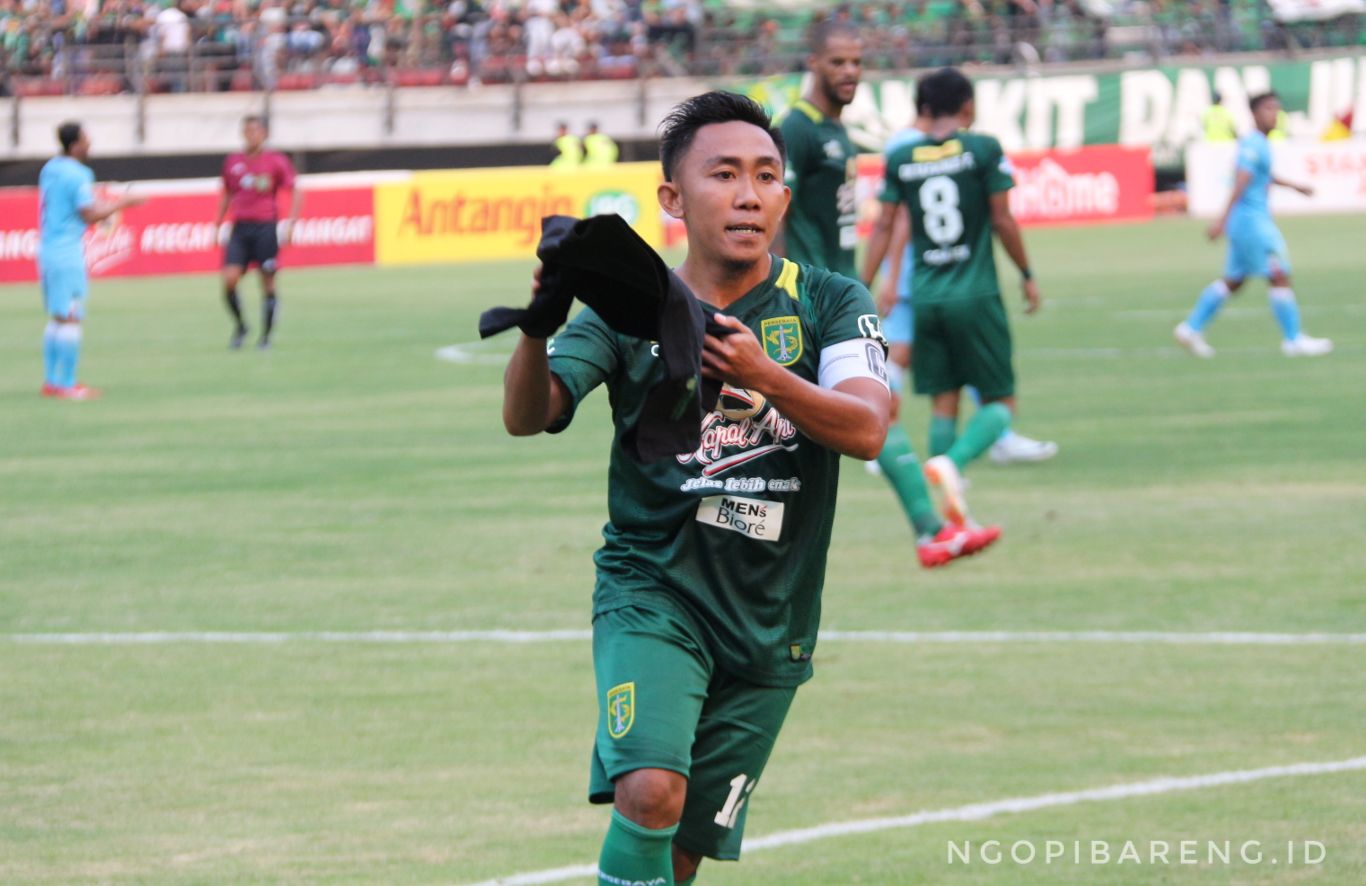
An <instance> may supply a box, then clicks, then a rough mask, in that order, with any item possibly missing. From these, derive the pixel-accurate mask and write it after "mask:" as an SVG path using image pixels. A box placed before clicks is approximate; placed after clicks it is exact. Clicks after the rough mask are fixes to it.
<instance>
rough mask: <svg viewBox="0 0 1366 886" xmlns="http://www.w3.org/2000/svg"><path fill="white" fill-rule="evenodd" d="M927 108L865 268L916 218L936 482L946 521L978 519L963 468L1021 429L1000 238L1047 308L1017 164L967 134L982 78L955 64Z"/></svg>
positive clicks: (923, 360) (920, 375) (902, 157)
mask: <svg viewBox="0 0 1366 886" xmlns="http://www.w3.org/2000/svg"><path fill="white" fill-rule="evenodd" d="M916 102H917V104H918V105H919V106H920V107H921V108H923V109H924V110H925V111H927V112H928V114H929V116H930V118H931V121H932V122H931V124H930V130H929V132H928V133H926V137H925V139H924V140H922V141H920V142H919V143H915V144H906V145H903V146H902V147H900V148H898V149H896V150H895V151H893V152H892V153H891V155H890V156H888V158H887V172H886V180H885V183H884V185H883V190H882V194H881V200H882V201H883V207H882V215H881V216H880V217H879V219H878V223H877V226H876V227H875V228H874V231H873V235H872V239H871V240H870V242H869V246H868V254H867V256H866V257H865V260H864V266H863V276H864V280H865V281H869V282H871V281H872V279H873V278H874V276H875V275H876V273H877V269H878V265H879V264H881V262H882V259H883V257H884V256H885V254H886V252H887V247H888V242H889V241H890V239H891V233H892V228H893V225H894V223H895V220H896V216H897V211H898V207H899V206H901V205H903V204H904V205H905V206H907V207H908V208H909V210H910V219H911V230H912V247H911V248H912V253H913V255H914V260H915V261H914V272H913V273H914V283H913V289H914V291H915V319H914V324H915V349H914V350H913V351H912V354H911V371H912V373H913V374H914V376H915V390H916V392H917V393H920V394H928V395H929V396H930V398H931V404H930V413H931V415H930V446H929V449H930V456H931V457H930V458H929V459H928V460H927V461H926V462H925V476H926V477H927V478H928V479H929V481H930V482H931V483H932V484H933V485H935V486H936V487H938V488H939V490H940V491H941V493H942V494H943V496H944V501H945V508H944V510H945V516H947V517H949V518H950V519H951V520H954V521H955V522H968V515H967V506H966V504H965V503H964V501H963V494H962V480H961V477H960V472H961V471H962V469H963V468H964V467H966V466H967V465H968V463H969V462H971V461H972V460H973V459H975V458H977V457H978V456H980V455H981V454H982V453H983V452H985V451H986V450H987V449H989V448H990V447H991V445H992V444H993V443H994V442H995V441H996V440H997V439H998V438H999V437H1000V436H1001V434H1002V432H1003V431H1005V430H1006V429H1007V428H1008V427H1009V426H1010V421H1011V417H1012V414H1013V412H1014V408H1015V372H1014V369H1013V368H1012V366H1011V344H1010V327H1009V325H1008V323H1007V321H1006V312H1005V305H1003V304H1002V302H1001V287H1000V283H999V282H998V281H997V278H996V261H995V256H994V255H993V253H992V234H993V232H994V233H995V235H996V237H997V238H999V239H1000V241H1001V245H1002V246H1004V247H1005V250H1006V253H1007V254H1008V255H1009V256H1010V259H1011V261H1013V262H1014V263H1015V266H1016V267H1017V268H1019V270H1020V274H1021V275H1022V276H1023V277H1024V297H1025V312H1026V313H1033V312H1034V311H1035V310H1037V309H1038V307H1039V287H1038V284H1037V283H1035V282H1034V275H1033V274H1032V273H1031V271H1030V268H1029V259H1028V256H1027V255H1026V253H1025V247H1024V240H1023V238H1022V237H1021V236H1020V228H1019V225H1018V224H1017V223H1016V221H1015V218H1014V216H1013V215H1011V212H1010V203H1009V200H1008V195H1007V193H1006V192H1007V191H1008V190H1009V189H1010V188H1011V187H1012V186H1013V185H1014V178H1013V176H1012V173H1011V168H1010V161H1008V160H1007V159H1006V157H1005V154H1004V152H1003V151H1002V149H1001V143H1000V142H998V141H997V140H996V139H994V138H992V137H991V136H987V135H981V134H979V133H973V132H969V131H967V130H966V129H965V128H963V127H964V126H967V125H970V124H971V121H972V119H973V111H974V107H973V89H972V82H971V81H969V80H968V78H967V77H965V76H963V74H962V73H961V72H960V71H958V70H955V69H953V68H944V69H942V70H940V71H936V72H935V73H933V74H931V75H929V76H928V77H925V78H924V79H922V80H921V81H920V93H919V95H918V96H917V97H916ZM968 385H971V386H973V387H975V388H976V389H977V391H978V392H979V394H980V396H981V401H982V405H981V407H980V408H979V409H978V410H977V412H976V414H975V415H973V417H972V420H971V421H969V422H968V425H967V427H966V428H965V429H964V432H963V435H962V436H961V437H960V436H959V435H958V406H959V399H960V396H961V393H962V389H963V388H964V387H965V386H968Z"/></svg>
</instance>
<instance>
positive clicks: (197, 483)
mask: <svg viewBox="0 0 1366 886" xmlns="http://www.w3.org/2000/svg"><path fill="white" fill-rule="evenodd" d="M1283 227H1284V230H1285V233H1286V236H1287V238H1288V240H1289V243H1290V245H1291V249H1292V252H1293V255H1294V258H1295V262H1296V276H1295V281H1296V289H1297V292H1298V293H1299V297H1300V301H1301V304H1302V305H1303V309H1304V317H1305V324H1306V327H1307V329H1308V330H1309V331H1310V332H1312V333H1313V334H1316V335H1327V336H1330V337H1332V338H1333V339H1334V340H1335V341H1336V344H1337V351H1336V353H1334V354H1333V355H1332V356H1330V357H1327V358H1323V359H1317V360H1287V359H1285V358H1283V357H1282V356H1281V355H1280V353H1279V350H1278V348H1277V334H1276V331H1275V326H1274V323H1273V321H1272V318H1271V316H1270V313H1269V311H1268V308H1267V305H1266V296H1265V288H1264V286H1263V285H1261V284H1252V285H1250V286H1249V287H1248V288H1247V289H1246V290H1245V291H1244V294H1243V295H1241V296H1239V297H1238V298H1237V299H1235V300H1234V301H1233V303H1232V304H1231V305H1230V307H1229V308H1228V309H1227V310H1226V311H1225V313H1224V315H1223V316H1221V317H1220V319H1219V320H1218V321H1217V323H1216V324H1215V325H1214V326H1213V327H1212V329H1211V331H1210V340H1211V342H1212V343H1213V344H1214V345H1215V347H1216V348H1218V349H1219V355H1218V357H1217V359H1215V360H1213V361H1208V362H1202V361H1197V360H1195V359H1193V358H1190V357H1188V356H1186V355H1185V354H1184V353H1182V352H1180V351H1178V350H1177V349H1176V347H1175V345H1174V343H1173V342H1172V340H1171V328H1172V326H1173V325H1174V324H1175V323H1176V322H1177V321H1178V320H1180V319H1181V318H1182V316H1184V314H1185V312H1186V311H1187V310H1189V307H1190V305H1191V303H1192V301H1193V299H1194V297H1195V296H1196V294H1197V293H1198V292H1199V291H1200V289H1201V288H1203V287H1204V286H1205V284H1207V283H1208V282H1209V281H1210V280H1211V279H1212V278H1213V276H1214V274H1215V273H1216V272H1217V270H1218V268H1219V267H1220V265H1221V262H1222V249H1221V248H1220V247H1216V246H1212V245H1210V244H1208V243H1207V242H1205V240H1204V238H1203V236H1202V234H1201V226H1200V225H1199V224H1197V223H1196V222H1193V221H1163V222H1157V223H1153V224H1150V225H1146V226H1113V227H1098V228H1089V229H1086V228H1070V229H1052V230H1037V231H1031V232H1029V233H1028V234H1027V241H1028V243H1029V245H1030V247H1031V249H1032V251H1033V261H1034V266H1035V268H1036V270H1037V273H1038V275H1039V279H1040V282H1041V285H1042V287H1043V291H1044V296H1045V299H1046V302H1047V304H1046V308H1045V310H1044V311H1043V312H1042V313H1041V314H1040V315H1039V316H1036V317H1029V318H1025V317H1022V316H1020V315H1019V311H1018V307H1019V298H1018V293H1017V292H1016V290H1015V286H1014V279H1015V275H1014V274H1013V273H1004V274H1003V279H1004V280H1006V281H1009V283H1008V287H1007V300H1008V302H1009V304H1010V307H1011V311H1012V314H1013V315H1014V318H1013V319H1014V324H1015V326H1014V328H1015V333H1016V342H1017V368H1018V371H1019V376H1020V380H1021V388H1020V394H1021V406H1022V413H1021V416H1020V418H1019V421H1018V427H1019V428H1020V430H1022V431H1024V432H1025V433H1028V434H1030V435H1032V436H1040V437H1046V438H1049V439H1055V440H1057V441H1058V442H1059V444H1060V446H1061V450H1062V451H1061V454H1060V455H1059V456H1058V458H1057V459H1056V460H1054V461H1052V462H1049V463H1047V464H1042V465H1035V466H1019V467H1010V468H1002V467H998V466H995V465H991V464H989V463H983V464H980V465H976V466H974V468H973V470H972V471H971V472H970V477H971V479H972V483H973V485H972V488H971V490H970V500H971V502H972V504H973V508H974V512H975V513H976V514H977V516H978V517H979V518H981V519H985V520H991V521H994V522H1000V523H1001V524H1002V525H1003V526H1004V527H1005V538H1004V540H1003V542H1002V543H1001V544H1000V545H999V546H998V547H997V548H995V549H993V550H992V551H990V552H989V553H988V554H986V555H983V556H981V557H977V558H974V559H972V560H970V561H967V562H964V563H960V564H955V565H953V566H952V567H950V568H948V569H946V570H942V571H937V572H933V573H927V572H923V571H922V570H920V569H919V567H918V566H917V565H916V564H915V557H914V551H913V549H912V540H911V537H910V533H909V531H908V529H907V527H906V525H905V523H904V521H903V519H902V517H901V516H900V513H899V511H898V508H897V507H896V504H895V502H894V500H893V499H892V497H891V495H890V493H889V492H888V490H887V489H886V488H885V487H884V484H883V481H882V480H880V479H878V478H875V477H871V476H868V475H867V474H865V473H864V471H863V470H862V468H861V466H860V465H858V464H856V463H852V462H846V463H845V466H844V482H843V484H842V489H841V498H840V513H839V519H838V521H837V524H836V530H835V539H834V543H833V546H832V550H831V556H830V569H829V579H828V581H827V584H826V592H825V617H824V627H825V628H827V629H832V630H841V631H861V630H902V631H951V630H964V631H979V630H1001V631H1033V630H1046V631H1081V630H1113V631H1162V632H1206V631H1255V632H1284V633H1296V634H1302V633H1312V632H1332V633H1353V632H1355V633H1361V632H1366V593H1364V591H1366V545H1363V543H1362V541H1363V538H1364V537H1366V504H1363V503H1364V502H1366V458H1363V443H1364V442H1366V421H1364V420H1363V418H1362V402H1363V401H1362V399H1361V385H1362V380H1363V379H1366V307H1363V302H1362V298H1361V295H1362V292H1361V286H1362V279H1363V273H1362V272H1363V257H1362V253H1361V250H1360V249H1359V248H1356V247H1354V246H1353V244H1360V243H1363V242H1366V219H1363V218H1320V219H1285V220H1284V222H1283ZM529 280H530V265H529V264H527V263H507V264H489V265H473V266H467V267H460V268H449V267H447V268H414V269H371V268H355V269H328V270H314V271H302V270H299V271H287V272H286V273H285V274H283V275H282V278H281V305H282V308H281V318H280V328H279V332H278V336H277V344H276V348H275V349H274V350H273V351H270V352H267V353H257V352H254V351H244V352H241V353H229V352H228V351H227V349H226V343H227V338H228V332H229V326H228V322H227V320H226V317H225V315H224V313H223V310H222V308H221V306H220V301H219V296H218V293H217V284H216V282H215V281H214V280H213V279H212V278H210V277H181V278H171V279H162V280H147V281H140V280H118V281H112V280H111V281H96V283H95V284H94V287H93V297H92V304H91V310H90V318H89V321H88V324H87V333H86V348H85V353H84V356H83V366H82V373H81V375H82V378H83V380H85V381H86V382H88V383H90V384H94V385H97V386H100V387H102V388H104V389H105V391H106V395H105V397H104V398H103V399H101V400H99V401H97V402H94V403H61V402H52V401H47V400H43V399H41V398H40V397H39V396H38V387H39V384H40V382H41V377H40V375H41V372H40V369H41V354H40V335H41V330H42V325H43V317H42V312H41V310H40V307H39V299H38V295H37V290H36V288H35V287H32V286H19V287H8V288H5V289H3V290H0V882H3V883H6V884H21V883H22V884H28V883H35V884H36V883H44V884H69V883H111V884H181V883H184V884H220V883H329V884H363V883H365V884H369V883H385V884H399V883H454V884H459V883H469V882H474V881H479V880H484V879H488V878H494V877H499V876H506V875H512V874H516V873H521V872H527V871H536V870H540V869H546V868H557V867H562V866H568V865H579V864H587V863H590V862H592V861H593V859H594V858H595V857H596V853H597V848H598V844H599V840H600V836H601V833H602V831H603V829H604V828H605V823H606V817H605V812H604V811H603V810H602V809H600V808H595V807H590V806H588V805H587V804H586V802H585V798H584V795H585V790H586V779H587V763H588V753H589V747H590V741H591V736H592V732H593V723H594V718H595V709H594V703H593V692H592V672H591V668H590V661H589V649H588V645H587V643H585V642H583V641H581V640H562V641H556V642H544V643H535V644H524V645H510V644H505V643H494V642H485V641H478V642H464V643H413V642H409V643H389V644H375V643H370V644H366V643H359V642H318V641H310V640H304V639H293V640H289V641H286V642H280V643H275V644H254V645H209V644H197V643H191V642H184V641H175V642H169V643H163V644H155V645H140V646H129V645H109V644H100V643H91V644H84V645H55V644H35V643H31V642H23V640H24V638H26V637H29V636H30V635H33V634H37V633H51V632H72V633H94V632H140V631H167V632H205V631H261V632H285V633H294V632H316V631H342V632H351V631H377V630H394V631H452V630H487V629H517V630H530V631H539V630H549V629H579V630H582V629H586V628H587V626H588V611H589V596H590V592H591V587H592V567H591V562H590V556H591V553H592V551H593V549H594V548H595V547H596V545H597V543H598V538H599V536H598V531H599V528H600V526H601V524H602V522H603V520H604V519H605V489H604V483H605V477H606V471H605V465H606V446H607V443H608V440H609V436H610V435H609V428H608V423H607V403H606V397H605V396H602V395H601V394H599V395H596V396H595V397H594V398H593V400H592V401H590V404H589V405H587V406H585V409H584V410H583V411H581V413H580V415H579V417H578V418H577V420H576V422H575V426H574V427H573V428H572V429H571V430H570V431H569V432H568V433H566V434H565V435H562V436H560V437H557V438H534V439H520V440H513V439H510V438H508V437H506V436H505V435H504V434H503V432H502V430H501V424H500V420H499V404H500V398H501V389H500V379H501V371H502V370H501V368H500V366H499V365H498V361H499V360H500V359H501V357H502V356H503V355H505V354H506V353H507V352H508V350H509V349H510V347H511V343H512V342H511V338H503V339H496V340H494V341H492V342H489V343H484V344H477V345H472V346H470V347H466V348H462V349H460V350H459V355H460V356H462V357H463V358H465V360H464V362H459V363H457V362H450V361H449V360H441V359H437V357H436V356H435V354H436V352H437V350H438V349H440V348H443V347H445V346H448V345H452V344H464V345H469V344H470V343H471V342H472V340H473V339H474V338H475V333H474V329H475V320H476V317H477V315H478V313H479V311H480V310H482V309H483V308H485V307H488V306H490V305H493V304H516V303H519V302H521V301H523V300H524V299H525V297H526V292H527V286H528V283H529ZM243 292H244V298H245V301H246V303H247V304H248V305H249V306H250V310H251V313H252V314H255V313H256V309H257V305H258V303H259V302H258V299H257V294H256V288H255V284H254V282H253V283H251V284H248V285H245V286H244V287H243ZM253 325H255V324H253ZM905 420H906V421H907V424H908V426H909V428H910V431H911V434H912V439H913V440H914V441H916V443H917V445H923V441H924V439H925V431H926V421H925V408H924V404H923V403H917V404H914V405H913V406H912V407H911V408H910V409H908V414H907V416H906V418H905ZM736 568H743V565H742V564H736ZM816 672H817V675H816V678H815V680H814V681H812V682H811V683H810V684H808V686H806V687H805V688H803V690H802V692H801V693H799V694H798V698H797V703H796V705H795V707H794V709H793V712H792V715H791V717H790V718H789V720H788V723H787V726H786V728H785V730H784V733H783V736H782V738H781V740H780V741H779V744H778V748H777V751H776V753H775V756H774V759H773V761H772V763H771V764H770V766H769V769H768V771H767V772H766V773H765V775H764V778H763V781H762V783H761V785H760V787H759V789H758V791H757V792H756V793H755V794H754V797H753V799H752V801H751V804H752V805H751V808H750V817H749V828H748V835H749V836H750V837H751V838H759V837H764V836H765V835H769V834H774V833H777V832H780V831H786V830H791V829H797V828H807V827H815V826H818V825H823V824H830V823H839V822H849V821H859V820H864V819H872V818H881V817H889V816H904V815H909V814H912V813H915V812H917V811H922V810H940V809H950V808H954V807H959V806H963V805H966V804H972V803H984V802H991V801H995V800H1000V799H1002V798H1009V797H1032V796H1037V795H1042V794H1049V793H1054V792H1067V791H1079V790H1086V789H1091V788H1099V787H1104V786H1107V785H1116V784H1126V783H1133V782H1140V781H1145V780H1149V779H1154V778H1158V777H1162V776H1174V777H1179V776H1194V775H1202V774H1208V773H1216V772H1224V771H1230V770H1245V769H1259V768H1263V767H1271V766H1280V765H1286V764H1294V763H1302V762H1331V761H1338V760H1346V759H1350V758H1357V757H1361V756H1362V755H1366V691H1363V681H1362V675H1363V673H1364V672H1366V645H1359V644H1358V645H1351V644H1333V645H1295V646H1250V645H1208V644H1203V645H1201V644H1192V645H1172V644H1160V643H1123V644H1121V643H1064V642H1029V643H1019V642H1016V643H1002V642H994V643H993V642H967V643H956V644H949V643H928V644H926V643H920V644H898V643H889V642H860V641H856V640H829V641H826V642H824V643H822V645H821V647H820V649H819V650H818V652H817V661H816ZM992 839H996V840H1000V841H1002V843H1003V844H1004V845H1006V846H1010V845H1011V844H1013V843H1014V842H1016V841H1034V842H1035V844H1036V845H1038V846H1039V848H1040V850H1042V848H1043V845H1044V841H1046V840H1058V841H1067V842H1068V843H1069V845H1070V842H1071V841H1075V840H1081V841H1084V842H1089V841H1091V840H1103V841H1108V842H1109V843H1110V844H1111V845H1113V846H1115V847H1116V848H1118V846H1119V845H1120V844H1122V843H1123V842H1124V841H1126V840H1132V841H1135V842H1137V843H1141V844H1142V845H1143V846H1144V847H1146V846H1147V845H1148V843H1147V841H1151V840H1165V841H1169V842H1172V843H1178V842H1179V841H1181V840H1197V841H1207V840H1208V841H1215V842H1223V841H1230V842H1232V844H1233V846H1234V847H1235V851H1236V847H1237V846H1239V845H1240V844H1242V843H1244V842H1246V841H1259V842H1260V843H1261V844H1262V846H1263V847H1264V850H1263V851H1264V853H1265V858H1264V861H1263V863H1262V864H1248V863H1238V862H1236V861H1235V863H1232V864H1229V865H1224V864H1219V863H1215V864H1209V863H1206V859H1205V853H1204V850H1203V849H1202V850H1201V853H1200V855H1201V857H1200V862H1201V863H1199V864H1194V865H1181V864H1175V863H1173V864H1168V865H1156V866H1154V865H1151V864H1143V865H1136V864H1132V863H1130V864H1123V865H1120V864H1111V865H1106V866H1095V865H1089V864H1080V865H1078V864H1073V863H1071V862H1070V861H1068V862H1066V863H1061V864H1060V863H1057V862H1055V863H1053V864H1051V865H1045V864H1044V863H1043V861H1042V859H1039V860H1036V861H1035V862H1034V863H1032V864H1015V863H1012V862H1010V861H1009V860H1007V861H1005V862H1004V863H1002V864H998V865H990V864H986V863H984V862H982V861H980V860H979V861H976V862H975V863H972V864H963V863H961V862H960V863H950V860H949V858H948V852H947V846H948V844H949V842H950V841H957V842H960V843H961V842H962V841H973V842H974V843H975V844H979V845H980V844H981V843H982V841H987V840H992ZM1291 839H1294V840H1314V841H1319V842H1321V843H1322V844H1323V845H1324V847H1325V852H1326V857H1325V858H1324V860H1323V862H1322V863H1321V864H1318V865H1314V866H1307V867H1306V866H1291V865H1289V864H1288V859H1286V858H1285V852H1284V844H1285V842H1286V841H1287V840H1291ZM1202 845H1203V844H1202ZM1070 851H1071V850H1070V849H1069V853H1070ZM1144 853H1145V855H1146V848H1145V850H1144ZM1272 857H1276V863H1275V864H1273V863H1272V862H1271V858H1272ZM577 882H584V881H583V880H582V879H580V880H578V881H577ZM699 882H704V883H731V884H749V883H760V884H768V883H772V884H778V883H784V884H786V883H815V884H844V883H878V884H883V883H886V884H901V883H907V884H920V883H924V884H939V883H951V884H952V883H963V884H976V883H990V884H998V883H1000V884H1014V883H1025V884H1031V883H1039V884H1043V883H1075V884H1084V883H1127V884H1148V883H1175V882H1183V883H1184V882H1192V883H1201V884H1205V883H1211V884H1232V883H1272V882H1294V883H1300V882H1306V883H1325V884H1326V883H1332V884H1359V883H1362V882H1366V770H1361V769H1357V770H1355V771H1346V772H1338V773H1330V774H1320V775H1310V776H1302V777H1293V778H1278V779H1267V780H1263V781H1257V782H1252V783H1247V784H1232V785H1225V786H1220V787H1212V788H1208V789H1202V790H1192V791H1184V792H1174V793H1160V794H1154V795H1151V796H1142V797H1133V798H1127V799H1115V800H1109V801H1102V802H1085V803H1078V804H1074V805H1065V806H1056V807H1052V808H1045V809H1039V810H1035V811H1026V812H1020V813H1003V814H1000V815H996V816H994V817H990V818H987V819H984V820H981V821H975V822H940V823H932V824H925V825H922V826H918V827H907V828H897V829H889V830H882V831H877V832H874V833H867V834H862V835H851V836H835V837H830V838H827V839H819V840H812V841H808V842H805V843H800V844H797V845H792V846H788V847H784V848H771V849H766V850H764V851H756V852H752V853H749V854H748V855H747V856H746V858H745V860H744V861H742V862H741V863H740V864H739V865H729V864H726V865H722V864H717V863H710V862H709V863H707V864H705V865H704V866H703V868H702V876H701V878H700V880H699Z"/></svg>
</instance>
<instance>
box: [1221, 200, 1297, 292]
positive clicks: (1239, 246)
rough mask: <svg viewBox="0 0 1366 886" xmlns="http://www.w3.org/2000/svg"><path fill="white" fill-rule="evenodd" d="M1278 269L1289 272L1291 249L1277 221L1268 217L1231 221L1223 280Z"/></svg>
mask: <svg viewBox="0 0 1366 886" xmlns="http://www.w3.org/2000/svg"><path fill="white" fill-rule="evenodd" d="M1275 271H1281V272H1282V273H1284V274H1286V275H1289V274H1290V250H1288V249H1287V248H1286V245H1285V237H1284V236H1283V235H1282V234H1281V231H1280V229H1279V228H1277V227H1276V223H1275V222H1273V221H1272V220H1271V218H1270V217H1269V216H1261V217H1250V218H1237V217H1235V218H1233V219H1232V220H1230V221H1229V225H1228V257H1227V258H1225V260H1224V279H1225V280H1245V279H1247V278H1248V277H1270V276H1271V275H1272V273H1274V272H1275Z"/></svg>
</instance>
